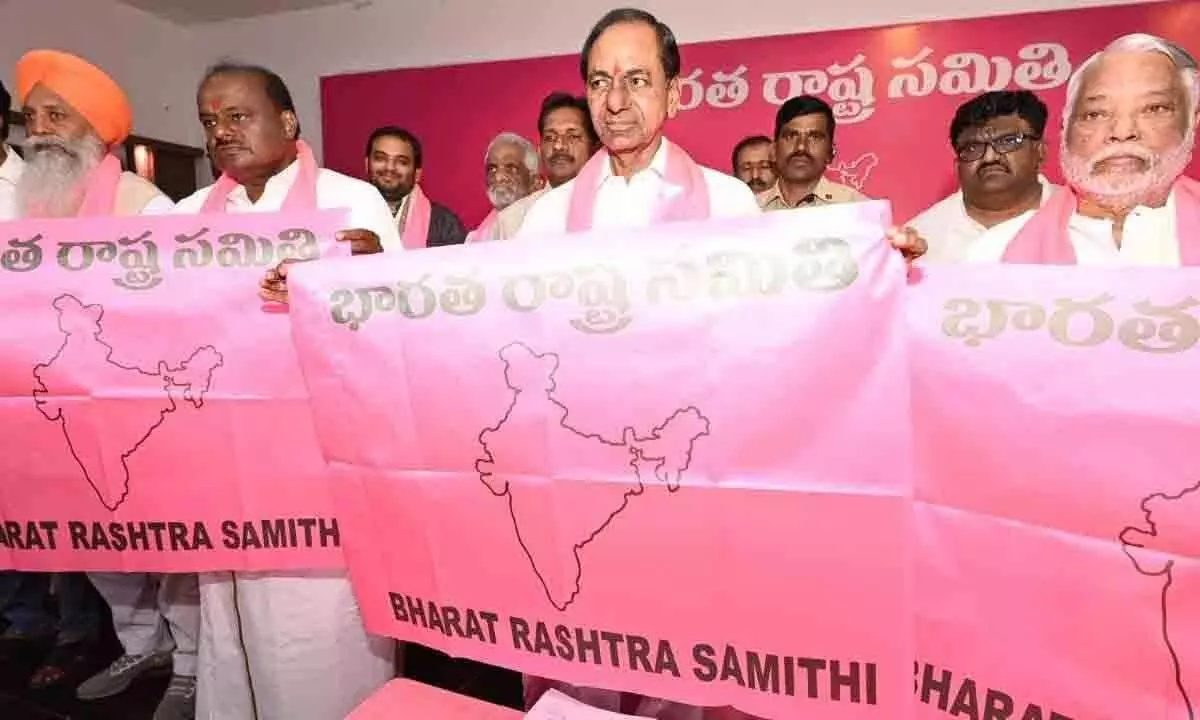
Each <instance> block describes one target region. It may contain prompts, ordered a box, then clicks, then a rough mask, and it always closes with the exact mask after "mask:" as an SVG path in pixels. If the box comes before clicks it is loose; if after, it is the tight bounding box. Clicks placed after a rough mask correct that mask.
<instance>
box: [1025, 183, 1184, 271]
mask: <svg viewBox="0 0 1200 720" xmlns="http://www.w3.org/2000/svg"><path fill="white" fill-rule="evenodd" d="M1174 191H1175V213H1176V224H1175V234H1176V235H1177V236H1178V237H1179V256H1180V259H1181V260H1182V262H1183V264H1184V265H1200V183H1198V182H1196V181H1195V180H1192V179H1190V178H1186V177H1181V178H1179V179H1178V180H1176V181H1175V187H1174ZM1078 206H1079V201H1078V196H1076V194H1075V192H1074V190H1073V189H1071V188H1063V189H1062V190H1061V191H1059V192H1056V193H1054V195H1053V196H1052V197H1051V198H1050V200H1049V201H1048V202H1047V203H1046V204H1045V205H1043V206H1042V208H1041V209H1040V210H1038V211H1037V212H1035V213H1034V214H1033V217H1031V218H1029V221H1028V222H1026V223H1025V226H1024V227H1022V228H1021V230H1020V232H1018V233H1017V236H1016V237H1015V238H1013V240H1012V242H1010V243H1009V244H1008V249H1007V250H1005V251H1004V262H1006V263H1025V264H1034V265H1075V264H1076V258H1075V248H1074V246H1072V245H1071V237H1070V234H1069V232H1068V229H1067V228H1068V225H1069V224H1070V222H1071V216H1072V215H1074V214H1075V210H1076V208H1077V207H1078Z"/></svg>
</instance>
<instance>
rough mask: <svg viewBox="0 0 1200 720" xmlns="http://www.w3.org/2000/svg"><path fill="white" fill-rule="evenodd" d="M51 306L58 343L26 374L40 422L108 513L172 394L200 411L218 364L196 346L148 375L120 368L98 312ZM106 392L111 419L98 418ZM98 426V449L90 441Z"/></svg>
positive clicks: (62, 299)
mask: <svg viewBox="0 0 1200 720" xmlns="http://www.w3.org/2000/svg"><path fill="white" fill-rule="evenodd" d="M53 307H54V310H55V311H56V313H57V316H58V327H59V330H60V331H61V332H62V335H63V339H62V345H60V346H59V348H58V350H57V351H56V352H55V353H54V356H53V357H51V358H50V359H49V360H48V361H46V362H45V363H42V364H39V365H37V366H36V367H35V368H34V369H33V377H34V381H35V385H34V390H33V397H34V401H35V403H36V405H37V409H38V411H39V412H40V413H41V415H42V417H44V418H45V419H46V420H48V421H50V422H53V423H56V424H58V426H59V427H60V428H61V429H62V434H63V438H64V442H65V445H66V449H67V450H68V451H69V452H70V453H71V456H72V457H73V458H74V459H75V462H76V463H77V464H78V466H79V469H80V471H81V472H82V476H83V480H85V481H86V482H87V483H88V484H89V485H90V486H91V488H92V490H93V492H95V494H96V497H97V498H98V499H99V500H100V502H101V504H103V505H104V507H106V508H108V509H109V510H116V509H117V508H119V507H120V506H121V505H122V504H123V503H124V502H125V500H126V498H128V497H129V492H130V484H131V483H130V477H129V459H130V458H131V457H132V456H133V455H134V454H135V453H136V452H137V451H138V450H139V449H140V448H142V447H143V446H144V445H145V443H146V442H147V441H149V440H150V438H151V436H152V435H153V434H154V431H155V430H157V429H158V428H159V427H161V426H162V425H163V423H164V422H166V421H167V418H168V416H170V415H171V414H172V413H174V412H175V411H176V410H177V409H178V402H177V395H182V398H183V400H184V401H186V402H189V403H191V404H192V406H193V407H195V408H200V407H203V405H204V395H205V393H207V392H208V390H209V387H210V386H211V384H212V375H213V371H215V370H216V369H217V368H218V367H220V366H221V364H222V360H223V359H222V357H221V354H220V353H219V352H217V350H216V349H215V348H213V347H211V346H204V347H200V348H197V349H196V350H195V351H194V352H192V353H191V355H190V356H189V357H188V358H187V359H185V360H182V361H179V362H177V363H168V362H167V361H165V360H159V361H158V364H157V367H156V368H155V369H153V370H146V369H143V368H140V367H137V366H136V365H133V364H125V363H122V362H119V361H117V360H116V359H114V357H113V356H114V355H115V354H118V353H117V351H116V350H115V349H114V347H113V346H112V345H111V344H109V340H108V339H107V338H105V337H104V327H103V325H102V321H103V319H104V308H103V307H101V306H99V305H84V304H83V303H82V302H81V301H80V300H79V299H78V298H76V297H75V296H73V295H69V294H64V295H60V296H58V297H57V298H56V299H55V300H54V302H53ZM127 341H133V338H128V339H127ZM109 393H111V394H112V395H111V397H112V398H113V399H116V398H118V397H119V398H120V399H121V400H122V402H121V403H120V407H119V408H116V409H117V411H118V412H119V413H120V414H119V416H118V415H117V414H115V413H113V414H108V413H104V408H103V407H102V406H103V405H104V404H105V399H104V396H105V395H106V394H109ZM102 413H104V414H102ZM101 426H103V428H104V434H105V436H106V438H105V442H104V443H103V444H101V443H99V442H98V441H97V440H96V438H97V437H99V433H98V430H99V428H100V427H101Z"/></svg>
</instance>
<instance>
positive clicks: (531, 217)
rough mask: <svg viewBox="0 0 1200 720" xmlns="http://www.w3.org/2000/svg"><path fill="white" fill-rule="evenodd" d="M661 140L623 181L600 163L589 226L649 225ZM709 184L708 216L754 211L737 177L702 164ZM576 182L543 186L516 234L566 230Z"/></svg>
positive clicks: (661, 163) (663, 157) (663, 160)
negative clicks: (645, 161) (641, 166)
mask: <svg viewBox="0 0 1200 720" xmlns="http://www.w3.org/2000/svg"><path fill="white" fill-rule="evenodd" d="M668 142H669V141H668V140H667V139H666V138H663V141H662V143H661V144H660V145H659V147H658V152H656V153H654V158H653V159H651V161H650V166H649V167H647V168H646V169H644V170H641V171H639V172H636V173H634V174H633V177H631V178H629V179H628V181H627V180H626V179H625V178H621V177H618V176H616V175H613V173H612V164H611V163H607V162H606V163H604V171H603V175H602V177H601V180H600V187H599V189H598V190H597V192H596V205H595V208H594V210H593V212H592V222H593V227H594V228H595V229H597V230H600V229H620V228H636V227H648V226H649V225H650V224H651V223H652V222H653V219H654V210H655V206H656V205H657V204H658V203H659V202H661V192H662V189H663V185H664V183H665V180H666V175H665V174H666V167H667V143H668ZM700 172H701V173H702V174H703V176H704V183H705V185H707V186H708V201H709V206H710V215H711V217H713V218H724V217H742V216H745V215H758V214H759V213H760V212H761V210H759V207H758V202H757V201H756V200H755V199H754V193H753V192H752V191H751V190H750V188H749V187H748V186H747V185H746V184H745V183H744V182H742V181H741V180H738V179H737V178H735V177H732V176H730V175H726V174H724V173H720V172H717V171H716V170H711V169H709V168H706V167H701V168H700ZM575 182H576V181H575V180H571V181H570V182H566V183H563V184H562V185H559V186H558V187H556V188H554V189H552V190H547V191H546V193H545V194H544V195H542V196H541V197H540V198H538V199H537V201H536V202H534V203H533V206H532V207H530V208H529V212H527V213H526V214H525V219H524V221H523V222H522V223H521V227H520V229H519V230H518V231H517V234H516V237H518V238H524V237H530V236H533V235H545V234H555V235H558V234H562V233H565V232H567V212H568V210H569V208H570V205H571V190H572V189H574V187H575Z"/></svg>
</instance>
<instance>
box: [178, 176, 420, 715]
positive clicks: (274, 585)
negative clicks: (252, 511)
mask: <svg viewBox="0 0 1200 720" xmlns="http://www.w3.org/2000/svg"><path fill="white" fill-rule="evenodd" d="M296 171H297V167H296V165H295V164H293V165H292V166H290V167H288V168H287V169H286V170H284V171H283V172H281V173H279V174H278V175H276V176H275V177H273V178H271V180H270V181H268V182H267V186H266V188H265V190H264V192H263V195H262V197H260V198H259V200H258V202H257V203H251V202H250V199H249V198H248V197H247V195H246V192H245V190H244V189H243V188H237V189H235V191H234V192H231V193H230V194H229V198H228V200H227V204H226V208H227V210H228V211H229V212H235V213H240V212H277V211H278V210H279V208H280V207H281V206H282V204H283V200H284V198H285V197H286V196H287V191H288V190H289V189H290V187H291V184H292V182H293V181H294V180H295V177H296ZM209 192H210V188H204V189H202V190H199V191H198V192H196V193H195V194H194V195H192V196H190V197H188V198H185V199H184V200H183V201H181V202H180V203H179V205H178V206H177V208H176V211H177V212H193V213H194V212H197V211H198V210H199V209H200V208H201V207H202V206H203V204H204V199H205V198H206V197H207V196H208V193H209ZM317 205H318V206H320V207H322V208H348V209H349V210H350V228H348V229H364V230H371V231H372V232H374V233H376V234H377V235H379V237H380V239H381V240H382V241H383V246H384V249H385V250H387V251H389V252H393V251H397V250H401V249H402V245H401V244H400V235H399V233H398V232H397V230H396V222H395V219H394V218H393V217H392V213H391V211H390V209H389V208H388V206H387V202H386V201H385V200H384V199H383V196H382V195H380V194H379V191H378V190H376V189H375V188H374V187H372V186H371V185H369V184H367V183H365V182H362V181H359V180H354V179H353V178H349V177H346V176H345V175H340V174H338V173H335V172H333V171H330V170H325V169H321V170H320V171H319V174H318V176H317ZM200 601H201V602H200V615H201V631H200V638H201V640H200V671H199V677H198V682H197V698H196V718H197V720H340V719H341V718H344V717H345V716H346V715H347V714H349V713H350V711H351V710H353V709H354V708H355V707H356V706H358V705H359V704H361V703H362V702H363V701H364V700H366V699H367V698H368V697H369V696H370V695H371V694H372V693H374V692H375V691H376V690H378V689H379V688H380V687H382V686H383V685H384V684H386V683H387V682H388V681H389V680H391V679H392V678H393V677H394V675H395V647H396V646H395V641H393V640H390V639H385V638H377V637H373V636H371V635H369V634H367V631H366V629H365V628H364V627H363V622H362V615H361V613H360V612H359V609H358V603H357V602H355V599H354V594H353V592H352V591H351V588H350V581H349V580H348V579H347V578H346V576H345V574H344V573H337V572H326V573H320V572H295V573H227V572H224V573H204V574H201V576H200Z"/></svg>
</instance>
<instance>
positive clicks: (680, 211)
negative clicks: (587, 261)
mask: <svg viewBox="0 0 1200 720" xmlns="http://www.w3.org/2000/svg"><path fill="white" fill-rule="evenodd" d="M662 143H663V144H664V145H665V146H666V153H667V162H666V168H665V170H664V173H663V174H664V176H665V180H666V183H665V186H664V188H663V190H664V191H666V190H668V189H671V190H673V191H677V192H674V194H673V195H672V196H671V197H660V198H659V202H658V203H657V205H656V207H655V210H654V217H653V222H654V223H655V224H658V223H668V222H677V221H682V220H707V219H708V217H709V215H710V214H711V212H712V208H711V205H710V203H709V197H708V183H706V182H705V181H704V173H703V172H701V170H700V166H699V165H697V164H696V162H695V161H694V160H692V158H691V156H689V155H688V154H687V153H686V152H684V150H683V148H681V147H679V146H678V145H676V144H675V143H672V142H669V141H668V140H667V139H666V138H663V139H662ZM608 162H609V155H608V152H607V151H603V150H602V151H600V152H598V153H596V154H594V155H592V158H591V159H590V160H588V161H587V163H586V164H585V165H584V166H583V169H582V170H580V171H579V175H577V176H576V177H575V181H574V184H573V185H572V187H571V200H570V206H569V208H568V210H567V232H584V231H586V230H591V229H592V224H593V213H594V212H595V210H596V196H597V194H598V193H599V192H600V183H601V182H602V181H603V180H604V178H605V172H604V171H605V167H606V166H607V163H608ZM663 195H667V193H666V192H664V193H663Z"/></svg>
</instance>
